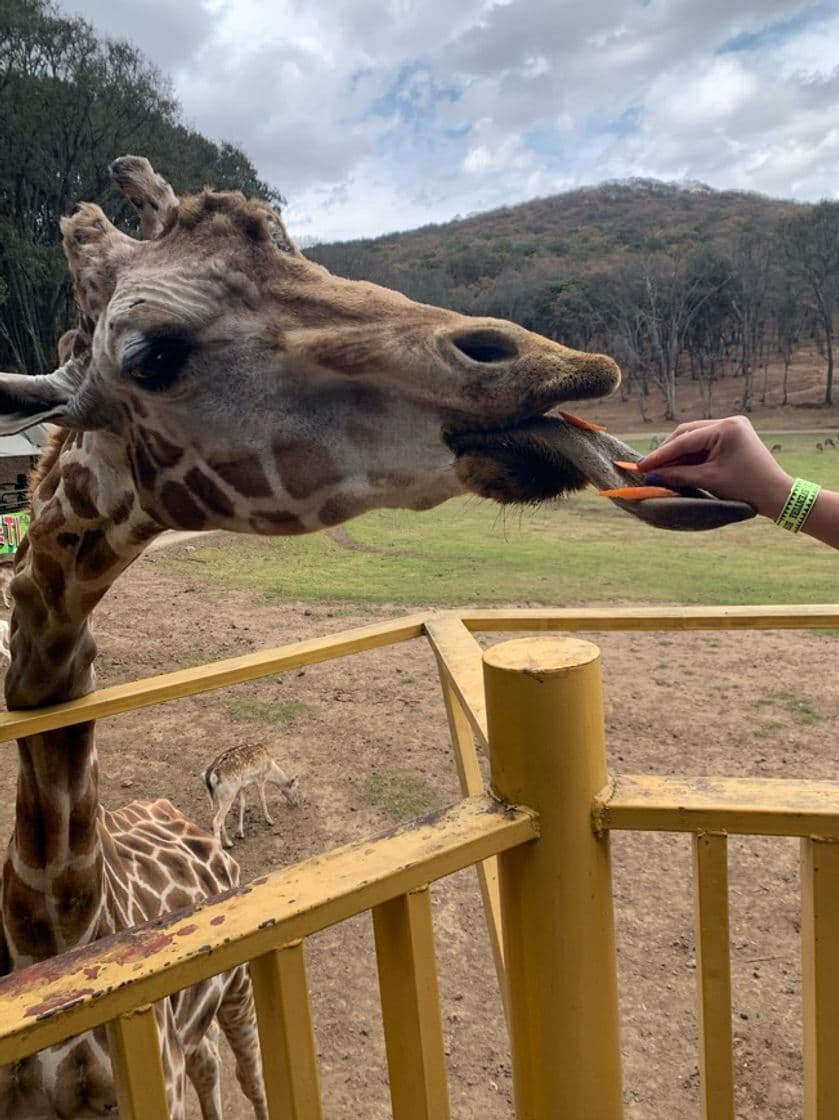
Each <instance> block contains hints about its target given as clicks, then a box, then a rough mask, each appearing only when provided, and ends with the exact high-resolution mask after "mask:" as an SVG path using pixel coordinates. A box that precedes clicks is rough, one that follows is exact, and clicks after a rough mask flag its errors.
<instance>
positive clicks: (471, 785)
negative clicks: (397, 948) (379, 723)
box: [440, 670, 507, 1015]
mask: <svg viewBox="0 0 839 1120" xmlns="http://www.w3.org/2000/svg"><path fill="white" fill-rule="evenodd" d="M440 683H441V685H442V689H443V700H444V701H445V705H446V714H447V716H448V720H449V731H450V733H451V738H452V747H453V748H454V756H455V761H456V764H457V773H458V777H459V779H460V789H461V792H462V793H463V796H464V797H472V796H474V795H475V794H479V793H482V792H483V789H484V779H483V775H482V774H481V767H480V763H479V762H478V752H477V750H476V749H475V738H474V736H473V734H472V728H471V727H470V725H469V720H468V719H467V718H466V716H465V715H464V712H463V709H462V707H461V706H460V703H459V701H458V699H457V696H456V695H455V693H454V689H453V688H452V686H451V683H450V681H449V679H448V675H447V674H446V673H445V671H443V670H441V672H440ZM475 870H476V871H477V873H478V885H479V886H480V889H481V897H482V898H483V903H484V914H485V915H486V922H487V933H488V934H489V943H490V948H491V949H492V957H493V960H494V962H495V973H496V976H497V977H498V986H499V989H500V991H501V1002H502V1004H503V1005H504V1014H505V1015H507V980H506V977H505V973H504V939H503V936H502V933H501V898H500V895H499V893H498V860H497V859H495V857H492V858H491V859H485V860H483V861H482V862H481V863H478V864H476V865H475Z"/></svg>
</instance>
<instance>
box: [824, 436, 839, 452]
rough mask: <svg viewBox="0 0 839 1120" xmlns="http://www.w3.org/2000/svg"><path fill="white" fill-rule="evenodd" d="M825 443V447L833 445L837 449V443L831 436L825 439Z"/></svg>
mask: <svg viewBox="0 0 839 1120" xmlns="http://www.w3.org/2000/svg"><path fill="white" fill-rule="evenodd" d="M824 445H825V447H832V448H833V450H834V451H835V450H836V444H835V443H834V442H833V440H832V439H830V437H828V438H827V439H826V440H825V441H824Z"/></svg>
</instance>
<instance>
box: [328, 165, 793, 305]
mask: <svg viewBox="0 0 839 1120" xmlns="http://www.w3.org/2000/svg"><path fill="white" fill-rule="evenodd" d="M799 209H801V207H800V206H799V205H798V204H796V203H794V202H788V201H783V200H780V199H773V198H768V197H766V196H765V195H760V194H754V193H749V192H744V191H715V190H712V189H711V188H710V187H707V186H705V185H704V184H701V183H695V184H688V185H677V184H673V183H663V182H660V181H658V180H655V179H633V180H627V181H624V182H610V183H602V184H601V185H599V186H596V187H584V188H581V189H579V190H574V191H568V192H567V193H565V194H559V195H553V196H551V197H550V198H540V199H535V200H533V201H531V202H525V203H522V204H521V205H519V206H505V207H503V208H501V209H499V210H490V211H487V212H485V213H481V214H474V215H470V216H469V217H467V218H461V219H457V220H455V221H452V222H447V223H445V224H440V225H428V226H423V227H421V228H420V229H416V230H411V231H408V232H405V233H393V234H388V235H386V236H383V237H377V238H369V239H361V240H357V241H351V242H335V243H332V244H329V245H325V244H321V245H315V246H312V247H310V248H308V249H307V250H306V255H307V256H309V257H311V258H312V259H314V260H319V261H321V262H322V263H323V264H325V265H326V266H327V267H328V268H330V269H331V270H332V271H336V272H341V271H342V268H346V267H349V268H350V269H356V268H358V267H359V266H360V265H361V264H362V263H366V264H367V265H368V266H371V267H372V266H374V264H375V262H378V264H379V265H380V267H385V268H391V269H393V270H394V272H396V273H400V272H401V273H405V272H407V271H408V270H420V271H423V270H425V271H428V270H438V269H445V270H446V271H448V272H449V273H450V274H451V275H452V277H453V278H454V279H455V280H464V281H466V282H467V283H469V282H473V283H474V282H476V281H478V280H480V279H482V278H488V277H493V276H497V275H499V273H501V272H502V271H503V270H504V269H508V268H510V267H514V266H516V265H522V264H524V263H525V262H529V263H530V265H531V266H532V265H533V263H534V262H535V261H544V262H552V263H553V264H554V265H555V267H556V268H557V270H558V272H559V273H565V272H567V271H568V268H569V266H570V267H572V268H574V269H575V270H577V269H580V268H582V269H583V270H586V271H587V270H589V269H600V268H603V267H605V266H608V265H612V264H614V263H615V262H616V261H618V260H620V259H622V258H627V257H631V256H632V255H634V254H638V253H650V252H662V251H664V252H667V251H677V252H686V251H688V250H690V249H693V248H695V247H697V246H699V245H708V244H711V245H714V246H718V247H720V248H722V247H725V246H726V245H730V244H731V243H732V242H733V241H734V240H735V239H736V238H737V237H739V236H740V235H741V234H742V233H743V231H744V230H748V229H750V228H761V227H766V226H768V227H770V228H771V227H774V226H775V225H776V224H777V222H778V221H779V220H780V219H781V218H784V217H787V216H788V215H789V214H791V213H793V212H795V211H797V210H799ZM353 274H354V275H355V272H353Z"/></svg>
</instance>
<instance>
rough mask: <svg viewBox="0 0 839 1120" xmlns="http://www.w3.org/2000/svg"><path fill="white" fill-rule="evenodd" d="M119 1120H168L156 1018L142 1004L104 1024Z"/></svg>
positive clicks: (150, 1010) (148, 1005)
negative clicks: (152, 1118)
mask: <svg viewBox="0 0 839 1120" xmlns="http://www.w3.org/2000/svg"><path fill="white" fill-rule="evenodd" d="M106 1033H107V1037H108V1051H109V1053H110V1056H111V1067H112V1069H113V1071H114V1086H115V1088H116V1094H117V1104H118V1105H119V1115H120V1117H121V1120H148V1118H149V1117H152V1116H154V1117H157V1118H158V1120H169V1104H168V1101H167V1099H166V1083H165V1080H164V1076H163V1061H162V1059H161V1056H160V1041H159V1038H158V1033H157V1017H156V1012H155V1009H154V1007H152V1006H151V1005H150V1004H145V1005H143V1006H142V1007H137V1008H135V1009H134V1010H133V1011H129V1012H127V1014H125V1015H120V1016H119V1018H118V1019H113V1020H112V1021H111V1022H110V1023H108V1024H107V1025H106Z"/></svg>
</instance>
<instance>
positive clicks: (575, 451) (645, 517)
mask: <svg viewBox="0 0 839 1120" xmlns="http://www.w3.org/2000/svg"><path fill="white" fill-rule="evenodd" d="M520 430H521V431H523V432H524V431H526V433H527V442H528V446H529V447H530V448H531V449H532V450H533V451H537V450H538V451H539V452H541V453H542V454H543V455H544V457H545V458H546V459H547V460H548V461H551V460H555V459H556V457H557V456H560V457H562V458H563V459H566V460H568V461H569V462H570V463H572V464H573V465H574V466H575V467H576V468H577V470H578V471H579V472H580V474H582V475H583V476H584V477H585V479H586V481H587V482H590V483H592V484H593V485H594V486H596V487H597V488H598V489H600V490H612V489H617V488H618V487H626V486H643V485H644V476H643V475H640V474H636V473H633V472H631V471H626V470H622V469H621V468H620V467H617V466H615V461H616V460H618V461H621V460H623V461H625V462H626V461H628V462H634V461H635V460H637V459H639V458H640V456H639V455H638V453H637V452H636V451H634V450H633V449H632V448H631V447H629V446H627V444H625V443H623V441H622V440H619V439H616V438H615V436H612V435H609V433H608V432H607V431H605V430H596V429H594V428H585V427H579V426H578V425H577V424H576V423H574V419H573V417H571V418H570V419H569V420H568V421H566V420H565V419H564V418H563V419H560V418H559V417H557V416H543V417H541V418H540V419H538V420H535V421H533V422H532V423H530V424H528V425H526V428H524V429H520ZM679 493H680V494H681V495H682V496H681V497H679V498H647V499H644V500H643V501H626V500H624V499H622V498H612V499H611V500H612V501H613V502H614V503H615V505H616V506H620V508H621V509H623V510H625V511H626V512H627V513H631V514H634V515H635V517H638V518H640V519H641V520H642V521H646V522H648V523H649V524H650V525H654V526H655V527H656V528H658V529H677V530H686V531H698V530H702V529H718V528H720V526H722V525H730V524H733V523H734V522H737V521H746V520H748V519H749V518H750V517H754V516H755V510H754V509H753V508H752V507H751V506H750V505H747V504H746V503H745V502H729V501H723V500H721V499H719V498H715V497H713V495H711V494H708V493H707V492H706V491H704V490H695V489H688V488H684V489H683V488H679Z"/></svg>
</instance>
